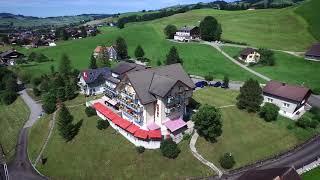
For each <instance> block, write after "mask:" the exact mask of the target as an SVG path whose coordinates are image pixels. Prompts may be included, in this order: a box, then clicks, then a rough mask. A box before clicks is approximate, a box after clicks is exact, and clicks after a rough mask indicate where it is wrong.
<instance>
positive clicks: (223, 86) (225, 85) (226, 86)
mask: <svg viewBox="0 0 320 180" xmlns="http://www.w3.org/2000/svg"><path fill="white" fill-rule="evenodd" d="M221 88H225V89H227V88H229V86H228V85H227V84H224V83H222V84H221Z"/></svg>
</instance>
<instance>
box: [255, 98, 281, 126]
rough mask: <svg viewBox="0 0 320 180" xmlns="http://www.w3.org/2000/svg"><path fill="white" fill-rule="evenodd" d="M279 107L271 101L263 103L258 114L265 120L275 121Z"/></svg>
mask: <svg viewBox="0 0 320 180" xmlns="http://www.w3.org/2000/svg"><path fill="white" fill-rule="evenodd" d="M279 110H280V108H279V107H278V106H276V105H274V104H271V103H265V105H264V106H263V107H262V108H261V110H260V112H259V115H260V117H261V118H263V119H264V120H265V121H267V122H270V121H275V120H276V119H277V117H278V112H279Z"/></svg>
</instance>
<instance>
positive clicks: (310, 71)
mask: <svg viewBox="0 0 320 180" xmlns="http://www.w3.org/2000/svg"><path fill="white" fill-rule="evenodd" d="M241 49H242V48H236V47H223V50H224V51H226V53H228V54H230V55H231V56H237V55H239V52H240V51H241ZM274 53H275V60H276V65H275V66H254V67H252V69H253V70H255V71H257V72H259V73H261V74H263V75H266V76H267V77H270V78H271V79H274V80H278V81H284V82H287V83H293V84H298V85H301V84H304V85H305V86H307V87H310V88H312V89H314V88H320V78H319V76H318V72H319V70H320V63H318V62H313V61H307V60H305V59H304V58H302V57H296V56H293V55H290V54H287V53H283V52H276V51H275V52H274Z"/></svg>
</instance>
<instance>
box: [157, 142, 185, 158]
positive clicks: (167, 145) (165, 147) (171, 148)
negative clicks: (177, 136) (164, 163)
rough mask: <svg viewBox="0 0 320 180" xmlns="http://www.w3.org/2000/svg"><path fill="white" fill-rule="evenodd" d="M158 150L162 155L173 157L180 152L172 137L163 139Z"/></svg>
mask: <svg viewBox="0 0 320 180" xmlns="http://www.w3.org/2000/svg"><path fill="white" fill-rule="evenodd" d="M160 150H161V153H162V155H163V156H165V157H167V158H170V159H174V158H176V157H178V155H179V153H180V152H181V151H180V149H179V147H178V145H177V144H176V143H175V142H174V141H173V140H172V139H165V140H163V141H162V142H161V144H160Z"/></svg>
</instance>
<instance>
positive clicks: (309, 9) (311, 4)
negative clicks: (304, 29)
mask: <svg viewBox="0 0 320 180" xmlns="http://www.w3.org/2000/svg"><path fill="white" fill-rule="evenodd" d="M319 9H320V1H319V0H308V1H306V2H305V3H303V4H302V5H301V6H299V7H298V8H297V9H296V10H295V12H296V13H297V14H299V15H300V16H302V17H303V18H304V19H305V20H306V21H307V22H308V24H309V26H308V29H309V31H310V32H311V34H312V35H313V36H314V37H315V38H317V39H318V41H320V33H319V32H320V20H319V16H320V13H319Z"/></svg>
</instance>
